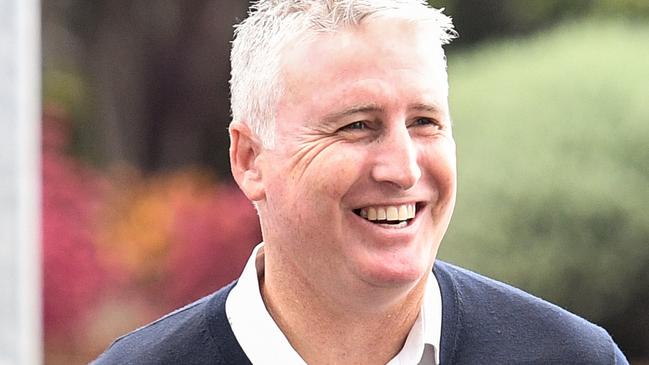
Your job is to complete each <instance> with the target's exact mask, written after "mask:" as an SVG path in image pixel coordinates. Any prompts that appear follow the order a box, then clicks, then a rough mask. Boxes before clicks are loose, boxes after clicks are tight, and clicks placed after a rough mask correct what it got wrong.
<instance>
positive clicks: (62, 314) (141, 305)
mask: <svg viewBox="0 0 649 365" xmlns="http://www.w3.org/2000/svg"><path fill="white" fill-rule="evenodd" d="M68 127H69V126H68V124H67V121H66V118H65V116H64V115H63V114H62V113H60V112H56V111H55V110H54V109H52V108H46V112H45V116H44V118H43V151H42V152H43V318H44V332H45V333H44V334H45V339H44V340H45V362H46V363H47V364H55V365H56V364H77V363H78V364H85V363H88V362H89V361H91V360H92V359H94V358H95V357H96V356H97V355H99V353H100V352H102V351H103V350H104V349H105V348H106V347H107V346H108V345H109V344H110V342H111V341H112V340H113V339H114V338H115V337H117V336H118V335H121V334H123V333H125V332H128V331H130V330H133V329H135V328H137V327H139V326H141V325H143V324H145V323H146V322H148V321H151V320H152V319H154V318H156V317H157V316H159V315H161V314H163V313H165V312H168V311H170V310H172V309H174V308H176V307H178V306H181V305H183V304H186V303H188V302H190V301H192V300H195V299H197V298H199V297H201V296H204V295H206V294H208V293H210V292H212V291H214V290H216V289H218V288H219V287H221V286H223V285H225V284H227V283H228V282H230V281H231V280H233V279H234V278H236V277H237V276H238V275H239V273H240V271H241V269H242V267H243V265H244V263H245V261H246V259H247V257H248V255H249V254H250V252H251V250H252V247H253V246H254V245H255V244H257V243H258V242H259V241H260V239H261V234H260V229H259V223H258V219H257V215H256V213H255V210H254V208H253V207H252V205H251V204H250V202H249V201H248V200H247V199H246V198H245V196H243V194H242V193H241V192H240V191H239V190H238V189H237V188H236V187H234V186H233V185H231V184H221V183H217V182H216V181H214V180H213V179H211V178H210V177H209V176H208V175H207V174H205V173H203V172H200V171H198V170H183V171H176V172H170V173H165V174H161V175H157V176H145V175H143V174H141V173H140V172H138V171H137V170H135V169H133V168H126V167H120V168H114V167H113V168H111V169H110V171H111V172H110V173H107V172H100V171H95V170H94V169H92V168H90V167H88V166H85V165H83V164H82V163H80V162H79V161H78V160H76V159H75V158H73V157H71V156H69V155H68V154H67V153H66V148H67V146H68V144H69V130H68V129H69V128H68Z"/></svg>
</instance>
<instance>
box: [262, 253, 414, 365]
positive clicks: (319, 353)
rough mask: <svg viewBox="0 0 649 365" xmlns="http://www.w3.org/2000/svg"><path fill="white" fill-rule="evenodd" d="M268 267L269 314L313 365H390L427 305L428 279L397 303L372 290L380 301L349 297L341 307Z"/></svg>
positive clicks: (266, 299) (264, 294)
mask: <svg viewBox="0 0 649 365" xmlns="http://www.w3.org/2000/svg"><path fill="white" fill-rule="evenodd" d="M266 264H267V265H268V266H266V270H265V275H263V276H261V278H260V286H261V292H262V297H263V299H264V303H265V305H266V308H267V309H268V311H269V313H270V315H271V316H272V317H273V320H274V321H275V322H276V323H277V325H278V327H279V328H280V329H281V330H282V332H283V333H284V335H285V336H286V337H287V339H288V340H289V342H290V343H291V345H292V346H293V348H294V349H295V350H296V351H297V352H298V353H299V354H300V356H301V357H302V358H303V359H304V360H305V361H306V362H307V363H308V364H386V363H387V362H388V361H390V359H392V358H393V357H394V356H395V355H396V354H397V353H398V352H399V351H400V350H401V348H402V347H403V345H404V343H405V340H406V338H407V336H408V333H409V332H410V329H411V328H412V326H413V324H414V323H415V321H416V319H417V316H418V315H419V312H420V309H421V305H422V303H423V293H424V287H425V282H426V277H423V278H422V279H421V280H420V281H419V282H418V283H417V284H416V285H415V286H414V287H413V288H411V290H409V291H408V292H407V293H406V294H405V295H402V296H400V297H399V298H396V299H395V298H392V300H391V301H386V300H385V298H386V296H387V295H389V294H391V293H388V294H386V293H383V292H381V291H384V290H382V289H380V288H372V289H373V290H374V291H376V297H375V298H373V299H379V300H373V299H372V298H367V297H363V296H362V295H358V293H349V294H348V295H343V296H342V297H344V298H346V299H345V300H344V301H340V300H336V299H335V296H328V295H326V294H325V293H323V292H322V290H314V289H315V288H314V287H313V286H312V285H309V282H308V281H307V280H304V278H303V277H302V276H300V275H299V274H296V273H295V272H292V271H290V270H288V272H287V270H274V269H275V268H274V267H272V264H270V263H269V262H268V260H266ZM269 264H270V265H269ZM281 267H284V268H286V266H285V265H282V266H281ZM385 290H389V289H385ZM339 297H340V296H339Z"/></svg>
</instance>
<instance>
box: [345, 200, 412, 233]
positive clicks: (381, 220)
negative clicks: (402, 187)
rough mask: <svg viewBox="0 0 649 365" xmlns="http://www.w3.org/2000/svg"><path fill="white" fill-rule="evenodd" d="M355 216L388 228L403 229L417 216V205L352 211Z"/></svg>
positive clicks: (374, 207)
mask: <svg viewBox="0 0 649 365" xmlns="http://www.w3.org/2000/svg"><path fill="white" fill-rule="evenodd" d="M354 213H356V215H358V216H360V217H362V218H365V219H366V220H368V221H370V222H372V223H374V224H378V225H381V226H384V227H388V228H404V227H406V226H408V223H409V222H410V221H411V220H412V219H413V218H414V217H415V215H416V214H417V204H415V203H411V204H400V205H386V206H373V207H366V208H360V209H354Z"/></svg>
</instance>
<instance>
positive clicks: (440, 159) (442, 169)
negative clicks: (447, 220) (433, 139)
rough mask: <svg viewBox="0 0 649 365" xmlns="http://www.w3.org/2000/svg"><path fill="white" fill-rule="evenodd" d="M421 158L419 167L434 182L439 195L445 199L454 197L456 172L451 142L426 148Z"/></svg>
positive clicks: (453, 147) (453, 145)
mask: <svg viewBox="0 0 649 365" xmlns="http://www.w3.org/2000/svg"><path fill="white" fill-rule="evenodd" d="M422 156H424V158H423V159H422V161H421V166H422V168H423V169H424V170H425V171H427V174H428V175H429V176H430V177H431V178H432V179H433V180H434V182H435V185H436V186H437V188H438V190H439V192H440V194H441V195H444V196H446V197H448V196H450V195H454V194H455V189H456V180H457V170H456V155H455V143H454V142H453V140H448V141H444V143H439V144H435V145H432V146H429V147H427V148H426V150H425V151H424V152H423V154H422Z"/></svg>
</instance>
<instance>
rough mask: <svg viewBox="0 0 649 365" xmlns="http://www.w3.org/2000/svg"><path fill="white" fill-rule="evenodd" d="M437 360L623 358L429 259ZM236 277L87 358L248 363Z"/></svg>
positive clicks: (563, 321)
mask: <svg viewBox="0 0 649 365" xmlns="http://www.w3.org/2000/svg"><path fill="white" fill-rule="evenodd" d="M433 273H434V274H435V277H436V278H437V281H438V283H439V286H440V291H441V294H442V337H441V344H440V362H441V364H442V365H447V364H628V362H627V360H626V359H625V358H624V355H623V354H622V353H621V352H620V350H619V349H618V347H617V346H616V345H615V343H614V342H613V340H612V339H611V337H610V336H609V335H608V333H607V332H606V331H605V330H603V329H602V328H600V327H598V326H596V325H594V324H592V323H590V322H588V321H586V320H584V319H582V318H580V317H578V316H576V315H574V314H571V313H569V312H567V311H565V310H563V309H561V308H559V307H557V306H555V305H553V304H550V303H548V302H545V301H543V300H541V299H539V298H536V297H534V296H532V295H530V294H527V293H525V292H523V291H521V290H518V289H516V288H513V287H511V286H508V285H506V284H503V283H500V282H498V281H495V280H492V279H488V278H485V277H483V276H481V275H478V274H476V273H473V272H471V271H468V270H465V269H461V268H458V267H456V266H453V265H451V264H447V263H444V262H441V261H437V262H436V263H435V266H434V267H433ZM235 284H236V282H233V283H231V284H230V285H228V286H226V287H224V288H222V289H220V290H219V291H217V292H216V293H213V294H211V295H209V296H207V297H205V298H202V299H200V300H198V301H196V302H194V303H192V304H189V305H187V306H185V307H184V308H181V309H178V310H176V311H174V312H172V313H170V314H168V315H166V316H164V317H162V318H161V319H159V320H157V321H155V322H153V323H151V324H149V325H147V326H144V327H142V328H140V329H138V330H136V331H134V332H132V333H130V334H128V335H125V336H123V337H121V338H119V339H117V340H116V341H115V342H114V343H113V344H112V345H111V346H110V347H109V348H108V350H107V351H106V352H105V353H104V354H102V355H101V356H100V357H99V358H98V359H97V360H95V362H94V363H93V364H95V365H105V364H137V365H153V364H187V365H193V364H196V365H199V364H201V365H202V364H228V365H239V364H250V361H249V360H248V358H247V357H246V355H245V353H244V352H243V350H242V349H241V347H240V346H239V344H238V342H237V340H236V338H235V336H234V334H233V333H232V329H231V328H230V325H229V322H228V319H227V316H226V313H225V301H226V298H227V296H228V293H229V292H230V290H231V289H232V287H233V286H234V285H235Z"/></svg>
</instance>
